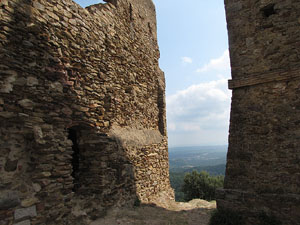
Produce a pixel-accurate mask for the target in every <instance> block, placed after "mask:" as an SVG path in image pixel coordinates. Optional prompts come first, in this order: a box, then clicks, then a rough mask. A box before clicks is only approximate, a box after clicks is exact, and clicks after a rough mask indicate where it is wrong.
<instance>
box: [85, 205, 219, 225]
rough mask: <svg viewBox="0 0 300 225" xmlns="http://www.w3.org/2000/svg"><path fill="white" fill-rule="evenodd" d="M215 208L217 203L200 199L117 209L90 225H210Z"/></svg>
mask: <svg viewBox="0 0 300 225" xmlns="http://www.w3.org/2000/svg"><path fill="white" fill-rule="evenodd" d="M215 208H216V203H215V202H207V201H204V200H200V199H194V200H192V201H190V202H187V203H181V202H169V203H168V204H165V205H163V206H162V207H158V206H154V205H141V206H139V207H134V208H115V209H112V210H111V211H109V212H108V213H107V215H106V216H105V217H103V218H101V219H98V220H96V221H94V222H92V223H91V224H90V225H208V222H209V218H210V215H211V213H212V211H213V210H214V209H215Z"/></svg>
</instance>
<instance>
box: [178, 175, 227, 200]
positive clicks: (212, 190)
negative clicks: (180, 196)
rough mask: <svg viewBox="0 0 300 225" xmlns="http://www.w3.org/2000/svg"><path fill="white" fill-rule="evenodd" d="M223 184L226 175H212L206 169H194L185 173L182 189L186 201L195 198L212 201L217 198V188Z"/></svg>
mask: <svg viewBox="0 0 300 225" xmlns="http://www.w3.org/2000/svg"><path fill="white" fill-rule="evenodd" d="M223 185H224V176H210V175H209V173H207V172H206V171H202V172H200V173H198V172H197V171H193V172H192V173H187V174H186V175H185V177H184V183H183V186H182V191H183V193H184V199H185V200H186V201H189V200H192V199H194V198H201V199H205V200H209V201H211V200H215V199H216V189H217V188H220V187H223Z"/></svg>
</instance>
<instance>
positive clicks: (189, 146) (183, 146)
mask: <svg viewBox="0 0 300 225" xmlns="http://www.w3.org/2000/svg"><path fill="white" fill-rule="evenodd" d="M222 146H226V147H228V144H223V145H188V146H185V145H182V146H168V147H169V148H198V147H201V148H205V147H222Z"/></svg>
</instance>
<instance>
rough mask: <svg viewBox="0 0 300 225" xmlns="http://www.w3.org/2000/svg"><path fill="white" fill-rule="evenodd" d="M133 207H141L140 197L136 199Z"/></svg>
mask: <svg viewBox="0 0 300 225" xmlns="http://www.w3.org/2000/svg"><path fill="white" fill-rule="evenodd" d="M133 206H134V207H139V206H141V200H140V199H139V198H138V197H136V199H135V201H134V203H133Z"/></svg>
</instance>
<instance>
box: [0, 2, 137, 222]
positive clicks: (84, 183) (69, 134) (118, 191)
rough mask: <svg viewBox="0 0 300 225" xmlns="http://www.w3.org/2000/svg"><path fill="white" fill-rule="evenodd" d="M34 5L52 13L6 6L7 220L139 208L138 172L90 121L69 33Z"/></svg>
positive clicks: (3, 205) (2, 118)
mask: <svg viewBox="0 0 300 225" xmlns="http://www.w3.org/2000/svg"><path fill="white" fill-rule="evenodd" d="M32 5H34V7H35V8H39V9H41V10H45V7H44V6H43V5H41V4H40V3H39V2H37V1H31V0H15V1H1V3H0V7H1V9H0V10H1V12H0V13H1V21H0V33H1V48H0V57H1V59H0V62H1V63H0V64H1V65H0V67H1V68H0V69H1V77H0V81H1V82H2V83H1V88H0V104H1V110H0V123H1V127H0V134H1V137H3V138H1V140H0V145H1V156H0V160H1V164H3V165H5V166H4V169H3V168H1V170H0V171H1V178H0V181H1V185H0V190H1V194H0V221H3V223H4V224H6V223H12V222H23V221H24V223H26V222H27V223H28V220H29V221H30V220H31V221H34V222H35V223H42V224H67V221H68V223H70V221H74V223H72V224H77V223H80V221H81V219H82V220H84V219H85V218H86V217H87V215H88V216H89V217H91V218H95V217H97V216H98V215H99V212H100V211H101V210H102V209H103V207H108V206H111V205H115V204H119V205H123V204H126V203H127V204H132V203H133V201H134V200H135V198H136V187H135V184H134V179H133V177H134V171H133V166H132V165H131V163H130V161H129V159H128V158H127V156H126V153H125V150H124V148H123V147H122V146H121V145H120V144H119V143H120V142H119V141H118V140H117V139H114V138H110V137H108V136H107V135H106V134H105V129H106V128H103V129H102V128H101V129H99V127H97V126H95V125H94V122H93V120H92V119H91V116H90V113H89V112H88V111H89V109H88V107H89V106H88V105H87V103H86V101H85V100H86V98H88V97H89V96H86V94H87V92H84V91H83V90H82V88H81V87H82V86H83V83H84V79H82V76H84V74H85V73H86V72H87V71H86V68H85V65H84V64H83V63H82V62H78V61H76V58H74V54H76V52H75V51H73V50H71V49H72V48H71V46H69V45H71V41H70V42H69V43H68V42H64V40H65V39H66V38H65V37H66V35H70V30H68V28H63V27H62V26H61V24H60V23H59V22H57V23H53V24H52V26H50V25H49V22H48V21H47V18H50V17H53V18H54V17H57V16H56V15H54V14H53V13H52V14H51V12H49V11H45V14H41V13H39V12H38V11H37V10H35V9H33V8H32V7H31V6H32ZM46 12H47V13H46ZM33 13H34V15H33ZM62 37H63V38H62ZM70 38H71V37H70ZM83 52H85V50H82V51H81V52H80V53H81V54H83ZM86 52H88V51H86ZM81 57H83V59H84V57H88V56H87V55H84V54H83V55H81ZM84 60H85V59H84ZM94 114H96V115H97V112H95V113H94ZM1 167H2V165H1ZM71 212H72V213H71ZM0 224H2V222H0Z"/></svg>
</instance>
